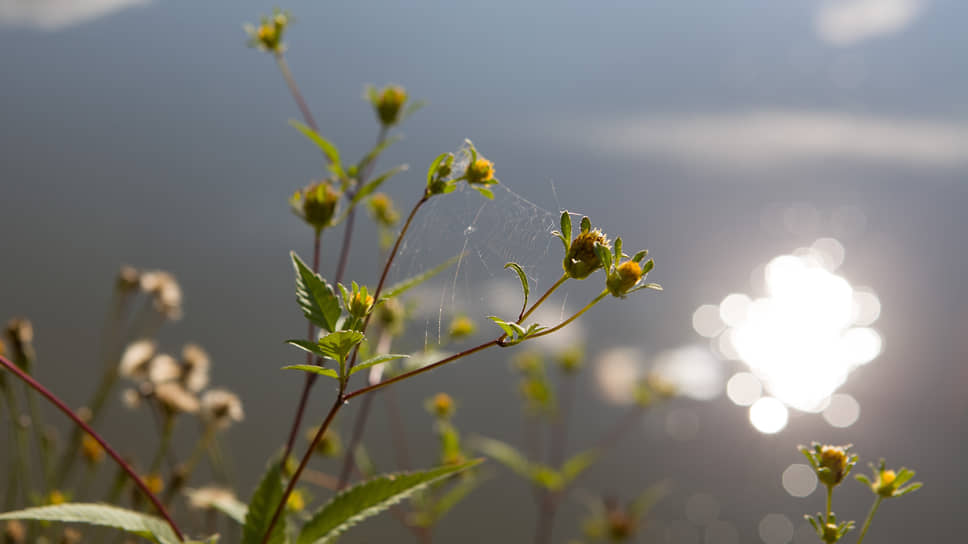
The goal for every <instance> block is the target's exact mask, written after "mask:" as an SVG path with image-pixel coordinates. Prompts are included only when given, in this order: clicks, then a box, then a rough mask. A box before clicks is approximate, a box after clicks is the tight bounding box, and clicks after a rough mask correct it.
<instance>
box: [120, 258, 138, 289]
mask: <svg viewBox="0 0 968 544" xmlns="http://www.w3.org/2000/svg"><path fill="white" fill-rule="evenodd" d="M140 285H141V274H140V273H139V272H138V269H137V268H135V267H133V266H128V265H126V264H123V265H121V269H120V270H118V279H117V287H118V290H119V291H121V292H122V293H130V292H132V291H135V290H136V289H138V287H139V286H140Z"/></svg>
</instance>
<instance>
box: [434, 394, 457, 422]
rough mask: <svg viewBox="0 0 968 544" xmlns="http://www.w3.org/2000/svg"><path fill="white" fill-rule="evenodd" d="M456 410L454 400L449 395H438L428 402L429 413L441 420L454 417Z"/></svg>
mask: <svg viewBox="0 0 968 544" xmlns="http://www.w3.org/2000/svg"><path fill="white" fill-rule="evenodd" d="M455 408H456V405H455V403H454V399H453V398H452V397H451V396H450V395H448V394H447V393H437V394H436V395H434V396H433V397H432V398H430V399H429V400H428V401H427V411H428V412H430V413H431V414H433V415H434V416H436V417H438V418H441V419H449V418H450V417H451V416H453V415H454V411H455Z"/></svg>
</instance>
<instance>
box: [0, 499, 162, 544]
mask: <svg viewBox="0 0 968 544" xmlns="http://www.w3.org/2000/svg"><path fill="white" fill-rule="evenodd" d="M7 519H32V520H41V521H65V522H71V523H88V524H91V525H100V526H103V527H114V528H116V529H121V530H123V531H127V532H129V533H133V534H136V535H138V536H142V537H145V538H148V539H151V540H153V541H154V542H159V543H161V544H177V543H179V542H180V540H179V539H178V537H177V536H176V535H175V532H174V531H172V529H171V527H169V526H168V523H166V522H165V521H164V520H163V519H161V518H157V517H154V516H149V515H146V514H142V513H140V512H133V511H131V510H125V509H124V508H118V507H116V506H109V505H106V504H88V503H65V504H58V505H52V506H38V507H36V508H26V509H24V510H18V511H16V512H7V513H4V514H0V520H7Z"/></svg>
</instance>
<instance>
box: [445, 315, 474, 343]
mask: <svg viewBox="0 0 968 544" xmlns="http://www.w3.org/2000/svg"><path fill="white" fill-rule="evenodd" d="M474 330H475V327H474V322H473V321H472V320H471V318H469V317H467V316H466V315H462V316H458V317H455V318H454V320H453V321H451V322H450V330H449V332H450V337H451V338H453V339H454V340H460V339H461V338H466V337H468V336H470V335H472V334H474Z"/></svg>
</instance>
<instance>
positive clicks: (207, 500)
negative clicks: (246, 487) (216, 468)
mask: <svg viewBox="0 0 968 544" xmlns="http://www.w3.org/2000/svg"><path fill="white" fill-rule="evenodd" d="M185 494H186V495H187V496H188V505H189V506H190V507H192V508H195V509H196V510H212V509H214V508H215V507H216V506H217V505H219V504H228V503H232V502H236V501H238V499H237V498H236V497H235V493H233V492H232V490H230V489H226V488H223V487H200V488H198V489H188V490H186V491H185Z"/></svg>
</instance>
